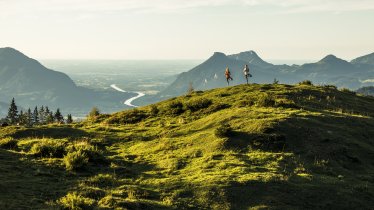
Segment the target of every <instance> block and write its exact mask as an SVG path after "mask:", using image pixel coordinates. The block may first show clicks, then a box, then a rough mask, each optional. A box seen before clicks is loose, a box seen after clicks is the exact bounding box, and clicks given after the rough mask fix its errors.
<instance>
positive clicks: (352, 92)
mask: <svg viewBox="0 0 374 210" xmlns="http://www.w3.org/2000/svg"><path fill="white" fill-rule="evenodd" d="M340 91H341V92H343V93H349V94H356V93H355V92H354V91H352V90H350V89H348V88H341V89H340Z"/></svg>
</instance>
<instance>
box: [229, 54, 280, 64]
mask: <svg viewBox="0 0 374 210" xmlns="http://www.w3.org/2000/svg"><path fill="white" fill-rule="evenodd" d="M228 57H229V58H232V59H235V60H241V61H244V62H246V63H249V64H253V65H256V66H261V67H264V68H267V67H268V68H270V67H273V66H274V65H273V64H271V63H268V62H266V61H264V60H262V59H261V58H260V57H259V56H258V55H257V53H256V52H255V51H253V50H250V51H246V52H241V53H238V54H233V55H229V56H228Z"/></svg>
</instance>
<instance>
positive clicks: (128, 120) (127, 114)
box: [107, 109, 148, 124]
mask: <svg viewBox="0 0 374 210" xmlns="http://www.w3.org/2000/svg"><path fill="white" fill-rule="evenodd" d="M147 117H148V114H147V113H146V112H145V111H139V110H138V109H133V110H128V111H124V112H122V113H121V114H116V115H113V117H111V118H109V119H108V120H107V123H109V124H134V123H138V122H140V121H142V120H144V119H146V118H147Z"/></svg>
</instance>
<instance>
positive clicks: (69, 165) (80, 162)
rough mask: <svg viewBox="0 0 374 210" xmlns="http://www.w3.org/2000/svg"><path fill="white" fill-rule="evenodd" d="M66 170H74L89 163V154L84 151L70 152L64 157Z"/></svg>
mask: <svg viewBox="0 0 374 210" xmlns="http://www.w3.org/2000/svg"><path fill="white" fill-rule="evenodd" d="M63 162H64V164H65V167H66V170H68V171H72V170H77V169H81V168H83V167H85V166H86V165H87V164H88V157H87V154H86V153H84V152H83V151H81V150H79V151H75V152H69V153H68V154H67V155H66V156H65V157H64V159H63Z"/></svg>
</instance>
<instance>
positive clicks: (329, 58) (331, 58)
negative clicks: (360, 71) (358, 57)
mask: <svg viewBox="0 0 374 210" xmlns="http://www.w3.org/2000/svg"><path fill="white" fill-rule="evenodd" d="M318 63H348V62H347V61H345V60H343V59H341V58H338V57H336V56H335V55H332V54H330V55H327V56H326V57H324V58H322V60H320V61H319V62H318Z"/></svg>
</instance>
